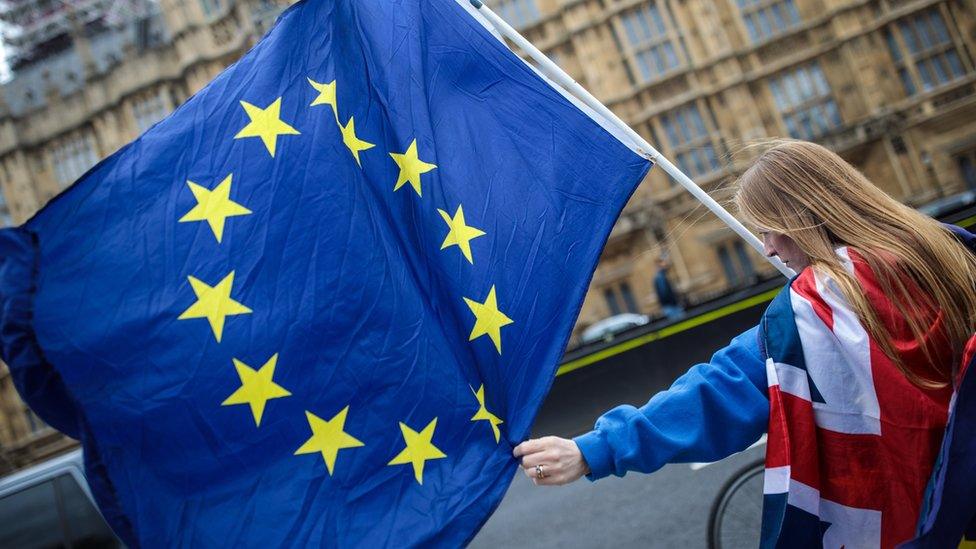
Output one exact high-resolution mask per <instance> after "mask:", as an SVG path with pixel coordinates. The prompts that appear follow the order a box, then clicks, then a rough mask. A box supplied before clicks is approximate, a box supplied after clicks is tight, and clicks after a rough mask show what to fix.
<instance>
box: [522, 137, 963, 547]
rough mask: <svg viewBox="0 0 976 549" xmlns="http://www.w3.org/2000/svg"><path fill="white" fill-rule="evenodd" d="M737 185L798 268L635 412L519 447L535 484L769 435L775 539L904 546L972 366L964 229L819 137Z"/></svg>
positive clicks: (781, 253) (652, 463) (783, 151)
mask: <svg viewBox="0 0 976 549" xmlns="http://www.w3.org/2000/svg"><path fill="white" fill-rule="evenodd" d="M737 186H738V191H737V194H736V203H737V205H738V208H739V211H740V214H741V215H742V217H743V218H744V219H745V220H746V222H748V223H750V224H752V225H754V226H755V227H756V228H757V229H758V231H759V233H760V234H761V235H762V238H763V245H764V250H765V253H766V254H767V255H768V256H778V257H779V258H780V259H782V260H783V262H784V263H786V264H787V265H789V266H790V267H791V268H793V269H794V270H795V271H796V272H797V273H798V275H797V276H796V277H795V278H794V279H792V280H791V281H790V284H788V285H787V287H786V288H784V290H783V292H781V294H780V295H779V297H777V298H776V299H775V300H774V301H773V303H772V304H771V305H770V307H769V309H768V310H767V312H766V313H765V315H764V316H763V319H762V321H761V322H760V325H759V326H756V327H755V328H752V329H751V330H749V331H747V332H745V333H743V334H741V335H740V336H738V337H736V338H735V339H734V340H733V341H732V342H731V343H730V344H729V345H728V346H727V347H726V348H724V349H722V350H720V351H719V352H718V353H716V354H715V355H714V357H713V358H712V360H711V362H710V363H708V364H699V365H697V366H695V367H693V368H692V369H691V370H689V371H688V372H687V373H686V374H685V375H684V376H682V377H681V378H679V379H678V380H677V381H676V382H675V383H674V385H672V387H671V388H670V389H668V390H667V391H664V392H661V393H659V394H657V395H655V396H654V397H653V398H652V399H651V400H650V401H649V402H648V403H647V404H645V405H644V406H642V407H641V408H635V407H633V406H620V407H617V408H615V409H613V410H611V411H609V412H608V413H606V414H605V415H603V416H602V417H601V418H599V420H597V422H596V426H595V428H594V430H593V431H591V432H589V433H586V434H584V435H582V436H579V437H576V438H575V439H573V440H568V439H562V438H558V437H544V438H541V439H537V440H529V441H526V442H523V443H522V444H520V445H518V446H517V447H516V448H515V450H514V454H515V456H516V457H517V458H521V464H522V467H523V469H524V472H525V474H526V475H528V476H529V477H530V478H531V479H532V480H533V482H535V483H536V484H540V485H557V484H565V483H568V482H572V481H575V480H577V479H579V478H580V477H581V476H583V475H587V477H588V478H589V479H590V480H595V479H597V478H601V477H604V476H607V475H610V474H614V475H618V476H622V475H623V474H625V473H626V472H627V471H641V472H652V471H654V470H656V469H658V468H660V467H661V466H663V465H664V464H666V463H671V462H687V461H712V460H716V459H721V458H723V457H725V456H728V455H730V454H732V453H734V452H737V451H740V450H743V449H745V448H746V447H748V446H749V445H750V444H751V443H753V442H754V441H755V440H757V439H758V438H759V437H760V435H761V434H762V433H763V432H768V435H769V438H768V443H767V464H766V467H767V469H766V476H765V490H764V492H765V494H766V497H765V500H764V506H765V509H764V524H763V537H764V540H763V543H764V546H766V545H773V544H776V545H780V546H795V544H797V543H800V542H806V543H809V541H810V540H811V539H814V540H816V539H819V538H820V537H821V536H822V544H823V545H824V546H834V547H840V546H842V545H846V546H847V547H862V546H871V547H878V546H881V547H892V546H894V545H895V544H896V543H899V542H902V541H905V540H908V539H910V538H912V536H913V535H914V534H915V524H916V522H917V520H918V517H919V513H920V510H921V508H922V503H923V495H924V492H925V487H926V484H927V481H928V479H929V477H930V475H931V472H932V469H933V464H934V463H935V459H936V456H937V455H938V454H939V448H940V444H941V442H942V437H943V433H944V432H945V426H946V422H947V419H948V415H949V414H948V410H949V403H950V397H951V396H952V394H953V387H954V384H955V381H956V380H957V379H958V378H959V372H960V371H961V368H962V367H963V365H964V364H968V362H969V359H970V358H971V356H972V353H971V351H972V349H971V348H968V347H967V342H969V341H970V338H971V336H972V335H973V334H974V333H976V292H974V288H976V256H974V255H973V254H972V253H971V252H970V251H969V249H967V247H966V245H965V244H964V243H963V241H962V240H961V239H965V238H966V236H965V234H964V233H965V232H964V231H961V230H955V229H954V228H949V227H946V226H943V225H941V224H939V223H938V222H936V221H934V220H932V219H930V218H928V217H926V216H924V215H922V214H919V213H918V212H916V211H915V210H913V209H911V208H909V207H906V206H904V205H902V204H900V203H899V202H897V201H896V200H894V199H892V198H891V197H889V196H888V195H886V194H885V193H884V192H882V191H881V190H880V189H878V188H877V187H875V186H874V185H873V184H871V182H870V181H868V180H867V179H866V178H865V177H864V176H863V175H862V174H861V173H860V172H858V171H857V170H856V169H855V168H854V167H852V166H851V165H849V164H847V163H846V162H844V161H843V160H842V159H841V158H840V157H839V156H837V155H836V154H834V153H832V152H830V151H828V150H827V149H825V148H823V147H821V146H819V145H816V144H813V143H807V142H801V141H779V142H777V143H775V144H774V146H772V147H771V148H770V149H768V150H767V151H766V152H764V153H762V154H761V155H760V156H759V157H758V159H757V160H756V162H755V164H754V165H753V166H752V167H750V168H749V169H748V170H747V171H746V172H745V173H744V174H743V175H742V177H741V178H740V179H739V181H738V182H737ZM967 351H968V352H967ZM956 539H958V537H957V538H956Z"/></svg>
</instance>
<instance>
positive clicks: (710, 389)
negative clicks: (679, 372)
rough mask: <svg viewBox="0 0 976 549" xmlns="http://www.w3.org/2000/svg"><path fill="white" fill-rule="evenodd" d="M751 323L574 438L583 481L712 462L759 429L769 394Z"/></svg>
mask: <svg viewBox="0 0 976 549" xmlns="http://www.w3.org/2000/svg"><path fill="white" fill-rule="evenodd" d="M758 330H759V328H758V327H755V328H752V329H750V330H748V331H746V332H744V333H742V334H740V335H739V336H738V337H736V338H735V339H733V340H732V342H731V343H729V345H728V346H726V347H725V348H724V349H722V350H720V351H718V352H717V353H715V355H714V356H712V360H711V362H708V363H705V364H698V365H696V366H694V367H692V368H691V369H690V370H688V372H686V373H685V374H684V375H683V376H681V377H680V378H678V380H677V381H675V382H674V384H673V385H671V388H669V389H668V390H666V391H662V392H660V393H658V394H656V395H654V397H653V398H651V400H650V401H649V402H648V403H647V404H645V405H644V406H641V407H640V408H635V407H634V406H618V407H616V408H614V409H613V410H610V411H609V412H607V413H606V414H604V415H603V416H602V417H600V419H598V420H597V422H596V427H595V428H594V429H593V431H590V432H589V433H586V434H584V435H581V436H579V437H576V438H575V439H574V440H575V441H576V444H577V445H578V446H579V448H580V450H581V451H582V453H583V457H584V458H585V459H586V462H587V464H588V465H589V467H590V474H589V475H588V476H587V478H589V479H590V480H596V479H598V478H602V477H605V476H607V475H611V474H613V475H617V476H623V475H624V474H625V473H626V472H627V471H641V472H644V473H650V472H652V471H655V470H657V469H659V468H661V467H662V466H664V465H665V464H666V463H673V462H689V461H715V460H718V459H721V458H723V457H726V456H728V455H731V454H733V453H735V452H738V451H741V450H744V449H745V448H747V447H748V446H749V445H750V444H752V443H753V442H755V441H756V440H758V439H759V437H760V436H761V435H762V434H763V433H764V432H766V428H767V423H768V422H769V397H768V393H767V384H766V366H765V363H764V362H763V358H762V353H761V352H760V349H759V339H758Z"/></svg>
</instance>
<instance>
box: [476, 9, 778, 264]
mask: <svg viewBox="0 0 976 549" xmlns="http://www.w3.org/2000/svg"><path fill="white" fill-rule="evenodd" d="M468 1H469V2H470V3H471V5H472V6H474V8H475V9H476V10H478V13H480V14H481V15H482V16H483V17H484V18H485V19H487V20H488V22H489V23H491V24H492V26H494V27H495V29H496V30H498V31H499V32H500V33H501V34H502V35H503V36H505V37H506V38H508V39H509V40H511V41H512V42H514V43H515V44H516V45H517V46H518V47H519V48H521V49H522V51H524V52H526V53H527V54H528V55H529V57H531V58H532V59H533V60H534V61H535V62H536V63H538V64H539V65H540V67H541V69H542V70H543V72H545V74H546V76H548V77H549V78H551V79H552V80H553V81H555V82H556V83H557V84H559V85H561V86H563V87H564V88H566V89H567V90H569V91H570V92H571V93H572V94H573V95H575V96H576V97H577V98H578V99H579V100H580V101H582V102H583V103H584V104H585V105H586V106H587V107H589V108H591V109H593V110H594V111H596V112H598V113H599V114H600V115H602V116H603V117H604V118H606V119H607V121H608V122H610V123H611V124H613V125H614V127H616V128H617V129H619V130H620V131H622V132H624V134H626V135H627V137H629V138H630V139H631V140H633V142H634V144H635V145H636V146H637V147H638V149H640V152H641V153H643V156H645V157H646V158H648V159H650V160H651V161H653V162H654V163H655V164H657V165H658V166H660V168H661V169H662V170H664V171H665V173H667V174H668V175H669V176H671V178H672V179H674V180H675V181H677V182H678V184H680V185H681V186H682V187H684V188H685V190H687V191H688V192H690V193H691V194H692V195H693V196H694V197H695V198H697V199H698V200H699V201H700V202H701V203H702V204H704V205H705V206H706V207H707V208H708V209H709V210H711V211H712V213H714V214H715V215H717V216H718V217H719V219H721V220H722V221H724V222H725V224H726V225H728V226H729V227H730V228H731V229H732V230H733V231H735V232H736V234H738V235H739V236H740V237H742V238H743V239H744V240H745V241H746V242H747V243H748V244H749V245H750V246H752V247H753V248H755V250H756V251H758V252H759V253H760V254H761V255H762V256H763V257H766V254H765V253H764V251H763V245H762V242H761V241H760V240H759V239H758V238H756V235H754V234H752V233H751V232H749V229H747V228H746V227H745V226H744V225H743V224H742V223H740V222H739V220H738V219H736V218H735V217H734V216H732V214H730V213H729V212H728V210H726V209H725V208H723V207H722V205H721V204H719V203H718V202H716V201H715V199H713V198H712V197H711V196H708V193H706V192H705V191H704V190H702V188H701V187H699V186H698V185H696V184H695V182H694V181H692V180H691V178H689V177H688V176H687V175H685V174H684V173H683V172H682V171H681V170H680V169H678V167H677V166H675V165H674V164H672V163H671V161H670V160H668V159H667V158H665V157H664V155H662V154H661V153H660V152H658V151H657V149H655V148H654V147H653V146H652V145H651V144H650V143H648V142H647V140H645V139H644V138H643V137H641V135H640V134H639V133H637V132H636V131H634V130H633V128H631V127H630V126H628V125H627V124H626V123H625V122H624V121H623V120H621V119H620V118H619V117H618V116H617V115H616V114H614V113H613V111H611V110H610V109H609V108H607V106H606V105H604V104H603V103H601V102H600V100H599V99H597V98H596V97H593V95H592V94H591V93H590V92H588V91H586V89H585V88H584V87H583V86H581V85H580V84H579V83H578V82H576V81H575V80H573V78H572V77H570V76H569V75H568V74H566V71H564V70H562V68H560V67H559V65H557V64H555V63H553V62H552V60H550V59H549V58H548V57H546V54H544V53H542V52H541V51H539V49H538V48H536V47H535V46H534V45H532V43H531V42H529V41H528V40H526V39H525V37H524V36H522V35H521V34H519V32H518V31H517V30H515V29H514V28H512V26H511V25H509V24H508V23H506V22H505V20H504V19H502V18H501V17H499V16H498V15H497V14H496V13H495V12H493V11H491V9H490V8H489V7H488V6H486V5H484V3H482V2H481V0H468ZM766 259H767V260H769V262H770V263H772V264H773V266H774V267H776V268H777V269H778V270H779V272H780V273H782V274H783V275H784V276H786V277H791V276H793V275H794V274H795V273H794V272H793V270H792V269H790V268H789V267H787V266H786V265H785V264H783V262H782V261H780V259H779V258H778V257H766Z"/></svg>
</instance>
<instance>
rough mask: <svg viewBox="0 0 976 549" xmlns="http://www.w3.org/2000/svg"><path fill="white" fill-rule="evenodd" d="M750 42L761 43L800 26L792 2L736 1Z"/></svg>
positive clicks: (776, 0) (771, 0) (774, 0)
mask: <svg viewBox="0 0 976 549" xmlns="http://www.w3.org/2000/svg"><path fill="white" fill-rule="evenodd" d="M737 1H738V4H739V12H740V13H741V14H742V21H743V22H744V23H745V25H746V31H747V32H748V33H749V41H750V42H753V43H755V42H762V41H763V40H767V39H769V38H771V37H773V36H776V35H777V34H780V33H783V32H785V31H787V30H789V29H791V28H793V27H795V26H797V25H799V24H800V14H799V12H797V11H796V5H795V4H794V2H793V0H737Z"/></svg>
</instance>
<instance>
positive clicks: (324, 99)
mask: <svg viewBox="0 0 976 549" xmlns="http://www.w3.org/2000/svg"><path fill="white" fill-rule="evenodd" d="M307 80H308V83H309V84H311V85H312V87H313V88H315V89H316V91H318V92H319V95H318V97H316V98H315V100H314V101H312V104H311V105H309V107H314V106H316V105H329V106H330V107H332V112H333V114H335V119H336V123H338V122H339V107H338V106H337V105H336V81H335V80H333V81H332V82H329V83H328V84H322V83H319V82H316V81H315V80H312V79H311V78H308V79H307Z"/></svg>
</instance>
